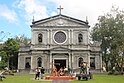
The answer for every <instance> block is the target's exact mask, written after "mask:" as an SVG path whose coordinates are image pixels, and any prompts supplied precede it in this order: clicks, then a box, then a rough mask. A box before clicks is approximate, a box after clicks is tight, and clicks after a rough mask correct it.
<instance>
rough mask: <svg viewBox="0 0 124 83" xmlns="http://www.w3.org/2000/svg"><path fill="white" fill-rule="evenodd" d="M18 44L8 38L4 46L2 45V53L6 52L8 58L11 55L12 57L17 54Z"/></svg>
mask: <svg viewBox="0 0 124 83" xmlns="http://www.w3.org/2000/svg"><path fill="white" fill-rule="evenodd" d="M19 47H20V45H19V43H18V42H17V41H16V40H15V39H13V38H9V39H8V40H7V41H6V42H5V44H4V48H3V49H4V51H6V53H7V55H8V57H9V56H11V55H14V54H15V53H16V52H18V50H19Z"/></svg>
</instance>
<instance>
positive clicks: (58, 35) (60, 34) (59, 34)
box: [54, 31, 66, 43]
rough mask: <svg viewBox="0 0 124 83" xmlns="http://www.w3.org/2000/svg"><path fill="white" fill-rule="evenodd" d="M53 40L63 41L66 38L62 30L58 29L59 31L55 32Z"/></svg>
mask: <svg viewBox="0 0 124 83" xmlns="http://www.w3.org/2000/svg"><path fill="white" fill-rule="evenodd" d="M54 40H55V41H56V42H57V43H63V42H65V40H66V34H65V33H64V32H62V31H59V32H57V33H55V35H54Z"/></svg>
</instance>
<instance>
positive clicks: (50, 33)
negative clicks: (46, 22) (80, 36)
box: [50, 29, 52, 44]
mask: <svg viewBox="0 0 124 83" xmlns="http://www.w3.org/2000/svg"><path fill="white" fill-rule="evenodd" d="M50 44H52V29H51V30H50Z"/></svg>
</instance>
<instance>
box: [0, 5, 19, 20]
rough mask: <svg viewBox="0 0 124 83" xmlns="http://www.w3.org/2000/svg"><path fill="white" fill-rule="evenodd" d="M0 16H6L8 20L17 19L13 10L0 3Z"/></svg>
mask: <svg viewBox="0 0 124 83" xmlns="http://www.w3.org/2000/svg"><path fill="white" fill-rule="evenodd" d="M0 16H1V17H4V18H6V19H7V20H8V21H9V22H16V21H17V15H16V13H15V11H14V10H11V9H9V8H8V7H7V6H6V5H4V4H0Z"/></svg>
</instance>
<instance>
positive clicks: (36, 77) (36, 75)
mask: <svg viewBox="0 0 124 83" xmlns="http://www.w3.org/2000/svg"><path fill="white" fill-rule="evenodd" d="M39 77H40V70H39V68H36V70H35V80H36V79H38V80H39Z"/></svg>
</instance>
